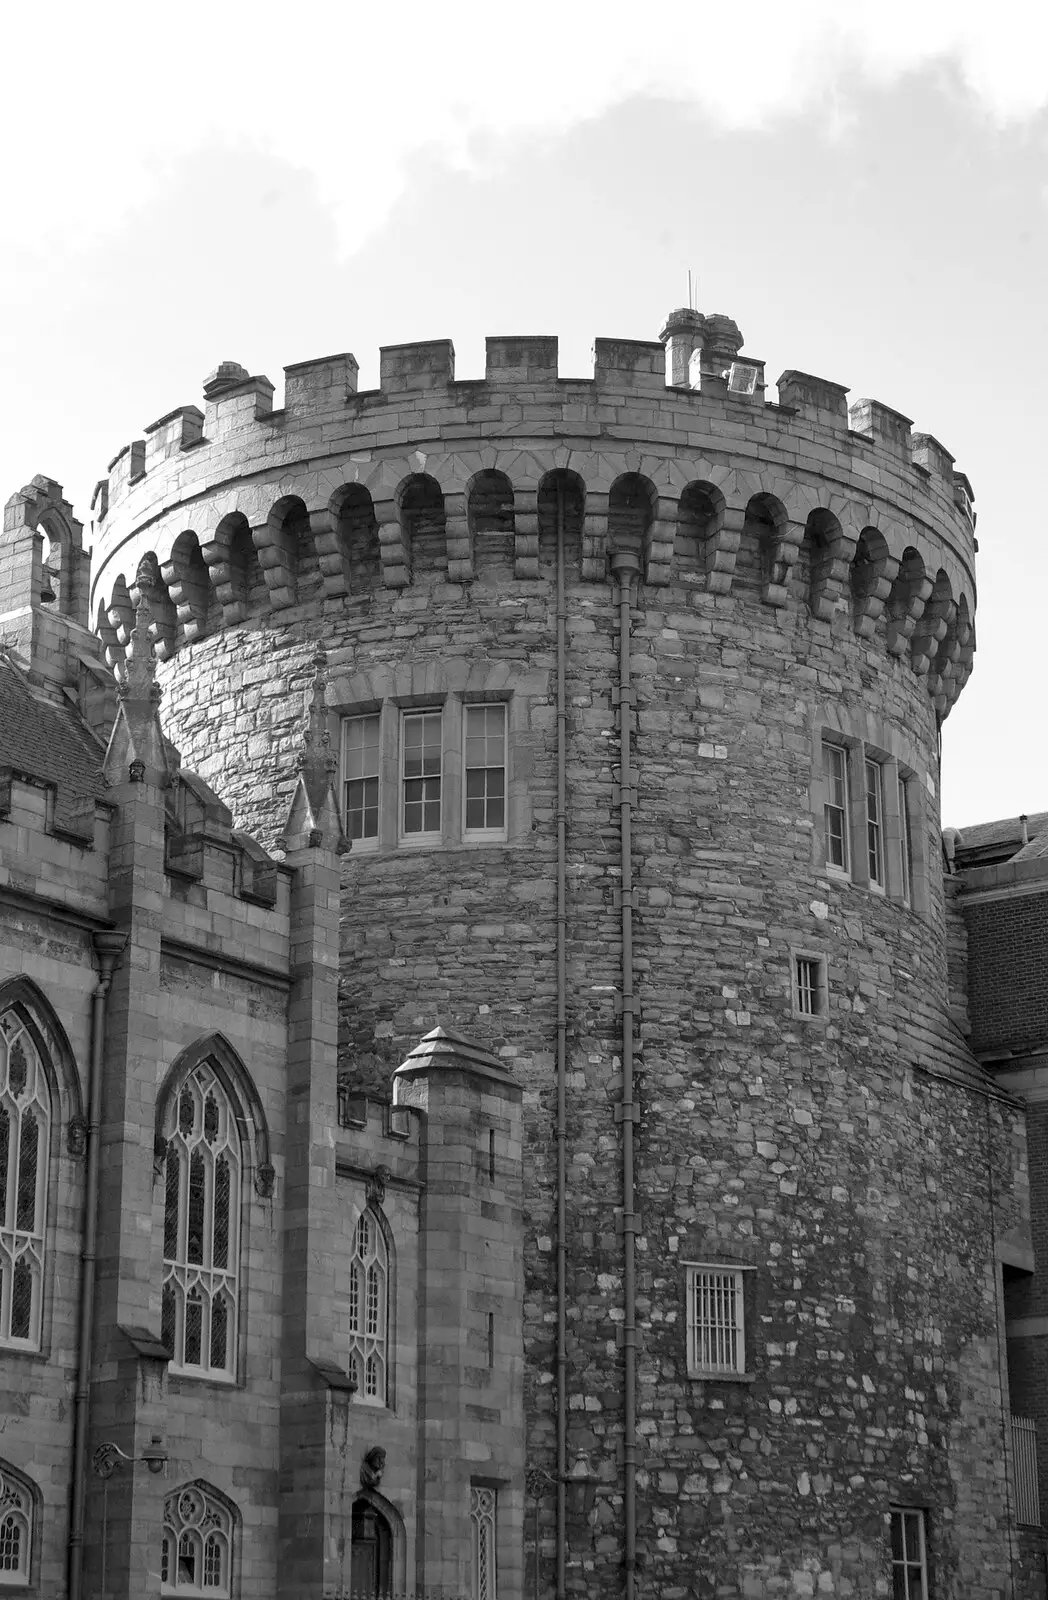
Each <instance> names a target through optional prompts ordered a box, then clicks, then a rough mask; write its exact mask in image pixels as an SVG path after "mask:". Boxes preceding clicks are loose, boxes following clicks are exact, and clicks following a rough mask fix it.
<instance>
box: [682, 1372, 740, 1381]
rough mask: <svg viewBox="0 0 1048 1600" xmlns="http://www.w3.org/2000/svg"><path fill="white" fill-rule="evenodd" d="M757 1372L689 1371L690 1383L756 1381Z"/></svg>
mask: <svg viewBox="0 0 1048 1600" xmlns="http://www.w3.org/2000/svg"><path fill="white" fill-rule="evenodd" d="M756 1381H757V1374H756V1373H755V1372H689V1373H688V1382H689V1383H756Z"/></svg>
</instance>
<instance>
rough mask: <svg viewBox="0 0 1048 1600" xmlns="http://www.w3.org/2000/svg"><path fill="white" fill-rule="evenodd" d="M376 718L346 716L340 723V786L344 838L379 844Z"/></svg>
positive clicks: (377, 727) (357, 841)
mask: <svg viewBox="0 0 1048 1600" xmlns="http://www.w3.org/2000/svg"><path fill="white" fill-rule="evenodd" d="M378 778H379V718H378V715H377V713H376V714H375V715H374V716H368V717H347V718H346V719H345V721H344V722H343V724H342V784H343V796H344V805H345V813H346V822H345V827H346V835H347V837H348V838H349V839H351V840H352V841H353V843H354V844H367V843H369V842H371V843H374V844H377V843H378Z"/></svg>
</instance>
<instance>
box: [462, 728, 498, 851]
mask: <svg viewBox="0 0 1048 1600" xmlns="http://www.w3.org/2000/svg"><path fill="white" fill-rule="evenodd" d="M465 732H466V740H465V783H464V785H463V794H464V800H465V807H466V814H465V832H466V834H467V835H468V834H474V833H494V832H503V831H504V830H505V826H506V708H505V706H503V705H493V706H492V705H485V706H467V707H466V730H465Z"/></svg>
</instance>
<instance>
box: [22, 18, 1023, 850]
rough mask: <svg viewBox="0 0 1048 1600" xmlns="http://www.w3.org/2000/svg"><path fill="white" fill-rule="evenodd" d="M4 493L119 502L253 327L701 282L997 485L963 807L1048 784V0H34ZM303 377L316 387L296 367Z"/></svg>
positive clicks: (289, 338) (529, 313)
mask: <svg viewBox="0 0 1048 1600" xmlns="http://www.w3.org/2000/svg"><path fill="white" fill-rule="evenodd" d="M8 9H9V14H8V15H7V16H6V19H5V21H4V22H3V23H2V24H0V48H2V52H3V58H4V62H5V72H4V89H3V103H4V112H5V118H4V120H5V137H4V142H3V154H2V155H0V195H2V199H3V204H2V207H0V294H2V297H3V298H2V304H3V305H4V307H5V310H6V316H5V317H4V318H3V321H2V323H0V360H2V362H3V365H4V368H5V375H6V382H5V383H4V385H3V388H2V391H0V496H2V497H3V498H6V496H7V494H8V493H10V492H12V491H13V490H15V489H17V488H18V487H19V486H20V485H21V484H22V483H23V482H25V481H26V480H27V479H28V478H30V477H31V476H32V475H33V474H34V473H36V472H46V473H47V474H48V475H50V476H52V477H55V478H57V479H58V480H59V481H60V482H62V483H64V484H65V487H66V492H67V494H68V495H69V496H70V498H71V499H73V501H74V504H75V506H76V508H77V510H78V512H79V514H80V516H81V517H82V518H84V520H85V521H86V520H87V517H88V503H89V500H90V495H91V490H92V488H93V485H94V482H95V480H96V479H97V478H98V477H100V476H101V475H102V473H103V472H104V470H105V467H106V463H107V462H108V461H109V460H110V458H111V457H112V456H113V455H115V454H116V452H117V450H118V449H119V448H120V447H121V446H122V445H123V444H124V443H126V442H127V440H128V439H129V438H131V437H138V436H139V435H140V434H141V430H142V427H143V426H144V425H145V424H146V423H148V422H150V421H152V420H153V418H154V417H157V416H159V415H161V414H162V413H164V412H166V411H168V410H170V409H171V408H172V407H173V406H175V405H177V404H180V403H185V402H190V401H195V402H198V403H199V398H200V387H201V383H202V380H203V378H204V376H205V374H206V373H207V372H208V371H209V370H210V369H211V368H212V367H214V366H215V365H216V364H217V362H218V361H219V360H223V359H233V360H237V361H241V362H243V363H244V365H246V366H248V367H249V368H250V370H251V371H254V372H258V371H264V372H267V373H268V374H269V376H270V377H271V378H273V379H274V381H276V382H277V383H278V384H279V382H280V378H281V371H280V369H281V368H282V366H284V365H286V364H290V363H292V362H294V361H300V360H304V359H307V358H309V357H312V356H316V355H321V354H325V353H328V352H333V351H337V350H345V349H351V350H353V351H354V352H355V353H356V355H357V358H358V360H359V361H360V363H361V374H360V376H361V383H362V386H364V385H368V384H371V383H374V382H375V381H377V353H378V346H379V344H392V343H396V342H399V341H400V340H404V339H412V338H441V337H448V336H450V337H451V338H453V339H454V341H455V345H456V350H457V353H458V372H459V375H460V376H469V375H471V374H478V373H480V372H481V371H482V370H483V339H484V336H485V334H489V333H505V332H511V333H529V332H536V333H557V334H559V335H560V339H561V371H562V373H569V374H573V373H577V374H582V373H585V372H587V371H588V369H589V349H590V346H591V344H592V340H593V337H594V336H595V335H597V334H600V335H620V336H623V337H632V338H654V337H655V336H656V334H657V332H658V329H659V326H660V325H661V320H662V318H663V316H664V314H665V312H666V311H668V310H669V309H670V307H671V306H673V305H677V304H680V303H681V302H682V300H684V298H685V295H686V274H687V270H688V269H689V268H690V269H691V270H692V271H693V272H694V273H696V274H697V277H698V293H697V303H698V305H699V307H700V309H702V310H706V311H723V312H727V313H728V314H729V315H731V316H734V317H735V319H736V320H737V321H738V322H739V324H740V325H741V327H742V328H743V331H744V332H745V334H746V339H747V349H748V350H749V351H750V352H752V353H753V354H754V355H756V356H758V357H763V358H765V359H766V360H767V362H768V372H769V376H770V377H771V378H774V377H776V376H777V375H778V373H779V372H780V371H782V370H783V369H784V368H786V367H799V368H802V369H803V370H806V371H809V372H815V373H818V374H820V375H821V376H824V377H827V378H832V379H834V380H835V381H838V382H841V383H847V384H849V385H850V386H851V388H852V396H853V398H855V397H857V396H858V395H864V394H865V395H872V396H874V397H875V398H877V399H879V400H883V401H885V402H886V403H887V404H889V405H891V406H893V407H895V408H896V409H898V410H901V411H903V412H905V413H906V414H907V415H908V416H912V417H913V418H914V420H915V425H916V427H918V428H919V429H921V430H922V431H927V432H931V433H933V434H935V435H936V437H937V438H940V439H941V440H942V441H943V442H944V444H945V445H946V446H947V448H948V449H950V450H951V451H952V452H953V453H954V454H955V455H956V457H957V464H958V467H959V468H960V469H961V470H963V471H965V472H966V473H967V474H968V476H969V477H970V478H971V480H972V483H973V485H974V488H975V493H976V505H977V509H978V512H979V529H978V531H979V541H980V547H981V555H980V593H979V610H978V618H977V626H978V635H979V645H980V648H979V652H978V654H977V656H976V670H975V675H974V677H973V679H972V680H971V682H970V683H969V685H968V687H967V689H966V690H965V693H964V695H963V697H962V699H961V702H960V705H959V706H958V708H957V709H956V710H955V711H954V712H953V714H952V716H951V717H950V719H949V721H948V723H947V725H946V729H945V732H944V804H943V816H944V820H945V821H948V822H952V823H954V824H959V825H963V824H965V823H969V822H974V821H979V820H983V819H986V818H989V817H994V816H1003V815H1007V814H1014V813H1016V812H1018V811H1021V810H1028V811H1035V810H1044V809H1048V755H1046V753H1045V741H1044V738H1043V734H1039V733H1038V731H1037V730H1038V727H1039V726H1040V724H1039V721H1038V720H1037V715H1036V712H1035V710H1034V707H1035V704H1036V700H1037V696H1036V687H1037V684H1038V679H1039V678H1042V679H1043V677H1044V668H1043V665H1042V662H1041V659H1040V656H1039V653H1037V639H1038V637H1039V636H1040V633H1041V632H1042V631H1043V629H1044V624H1043V623H1042V621H1041V617H1042V613H1043V609H1044V586H1045V580H1046V578H1048V557H1046V554H1045V550H1046V546H1048V528H1046V527H1045V516H1044V512H1043V511H1042V508H1041V506H1040V496H1039V494H1036V493H1035V492H1034V488H1033V485H1034V474H1035V473H1036V472H1037V471H1038V463H1039V461H1040V460H1041V458H1042V454H1043V450H1044V442H1043V433H1044V427H1045V422H1046V421H1048V415H1046V404H1045V400H1044V398H1043V395H1044V392H1045V390H1044V374H1045V371H1046V367H1048V311H1046V293H1045V285H1046V281H1048V278H1046V246H1048V215H1046V207H1048V109H1046V108H1048V7H1046V6H1045V5H1044V4H1043V3H1037V0H1023V3H1017V0H1011V3H1008V0H1004V3H1002V0H996V3H995V4H993V5H990V4H988V3H986V0H981V3H980V4H977V5H976V4H972V3H971V0H953V3H947V0H943V3H941V4H940V3H938V0H910V3H902V0H881V3H880V4H879V5H877V6H876V7H869V6H866V7H859V6H858V5H856V4H849V3H848V0H789V4H783V3H782V0H777V3H765V0H748V3H747V4H745V5H743V4H740V3H738V0H736V3H730V0H725V3H723V4H722V5H721V6H719V7H717V8H714V7H712V6H709V5H707V4H704V3H703V0H691V3H690V4H675V3H672V0H648V3H647V4H645V5H644V6H643V7H630V8H626V7H624V6H620V7H615V6H614V5H613V4H611V5H609V4H608V0H601V3H599V4H597V3H594V4H590V3H579V0H575V3H573V0H560V3H559V4H552V3H549V0H530V3H529V4H528V5H526V6H523V7H512V8H510V7H508V6H507V7H499V6H493V5H492V4H491V3H490V0H487V3H485V4H480V3H473V0H445V3H444V4H443V5H441V6H435V5H433V4H432V3H427V4H425V5H422V4H418V3H416V0H401V3H399V4H397V5H396V6H393V5H369V6H367V7H362V6H360V5H359V4H354V3H352V0H342V3H341V4H322V3H318V0H300V3H299V4H297V5H294V6H292V5H283V6H279V7H278V6H276V5H274V4H271V3H269V0H255V3H253V4H251V5H247V4H239V3H237V4H233V3H223V0H213V3H212V4H211V5H209V6H208V7H207V8H206V9H205V8H201V9H198V10H195V11H194V10H189V11H187V10H185V9H182V10H178V9H175V10H172V9H171V8H170V7H165V8H161V7H146V6H143V5H141V4H140V3H138V4H134V5H132V4H127V5H121V4H115V3H111V4H106V3H105V0H102V3H99V4H95V5H92V6H86V5H81V4H73V3H71V0H66V3H64V4H61V3H60V4H57V5H56V4H51V5H50V6H48V5H45V4H42V3H41V4H37V5H35V6H25V7H20V8H19V14H17V15H14V14H10V13H13V11H14V8H13V7H12V8H8ZM278 401H279V395H278Z"/></svg>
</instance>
